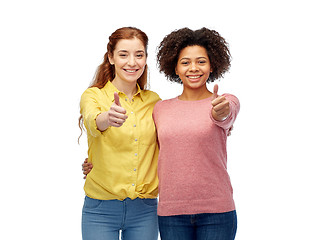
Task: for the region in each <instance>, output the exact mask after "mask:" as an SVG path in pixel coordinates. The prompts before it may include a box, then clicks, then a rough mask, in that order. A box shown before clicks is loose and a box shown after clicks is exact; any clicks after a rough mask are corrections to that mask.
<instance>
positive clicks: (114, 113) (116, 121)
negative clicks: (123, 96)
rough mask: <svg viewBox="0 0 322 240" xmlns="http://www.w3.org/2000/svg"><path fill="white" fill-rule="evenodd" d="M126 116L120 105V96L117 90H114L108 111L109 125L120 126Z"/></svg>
mask: <svg viewBox="0 0 322 240" xmlns="http://www.w3.org/2000/svg"><path fill="white" fill-rule="evenodd" d="M127 118H128V116H127V115H126V110H125V109H124V108H123V107H122V106H121V103H120V97H119V95H118V94H117V92H114V103H113V104H112V106H111V108H110V110H109V111H108V121H109V125H110V126H113V127H121V126H122V125H123V123H124V122H125V120H126V119H127Z"/></svg>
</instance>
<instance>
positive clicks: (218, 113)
mask: <svg viewBox="0 0 322 240" xmlns="http://www.w3.org/2000/svg"><path fill="white" fill-rule="evenodd" d="M211 104H212V116H213V118H214V119H215V120H217V121H223V120H225V119H226V118H227V117H228V116H229V114H230V106H229V101H228V100H227V99H226V98H225V97H224V96H220V95H218V85H217V84H216V85H215V86H214V93H213V99H212V101H211Z"/></svg>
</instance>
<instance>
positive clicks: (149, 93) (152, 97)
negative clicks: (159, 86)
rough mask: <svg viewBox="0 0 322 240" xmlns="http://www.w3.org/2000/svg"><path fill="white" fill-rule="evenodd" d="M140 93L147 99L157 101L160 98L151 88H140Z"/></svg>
mask: <svg viewBox="0 0 322 240" xmlns="http://www.w3.org/2000/svg"><path fill="white" fill-rule="evenodd" d="M141 94H142V96H143V98H145V99H148V100H149V101H153V102H158V101H160V100H161V98H160V96H159V94H157V93H156V92H153V91H151V90H142V91H141Z"/></svg>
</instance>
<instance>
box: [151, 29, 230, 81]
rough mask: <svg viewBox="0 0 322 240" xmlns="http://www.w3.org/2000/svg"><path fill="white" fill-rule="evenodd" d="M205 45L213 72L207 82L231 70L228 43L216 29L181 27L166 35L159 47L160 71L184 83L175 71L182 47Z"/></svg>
mask: <svg viewBox="0 0 322 240" xmlns="http://www.w3.org/2000/svg"><path fill="white" fill-rule="evenodd" d="M195 45H197V46H201V47H204V48H205V49H206V51H207V53H208V57H209V60H210V66H211V69H212V73H210V76H209V78H208V80H207V82H208V83H209V82H214V81H215V80H216V79H219V78H221V77H223V75H224V73H225V72H226V71H228V70H229V67H230V61H231V55H230V52H229V47H228V43H227V42H226V40H225V39H224V38H223V37H221V36H220V35H219V33H218V32H216V31H215V30H210V29H208V28H205V27H204V28H201V29H199V30H195V31H193V30H191V29H189V28H181V29H179V30H175V31H173V32H171V33H170V34H169V35H167V36H165V37H164V38H163V40H162V42H161V43H160V45H159V47H158V54H157V62H158V67H159V70H160V72H163V73H164V74H165V76H166V77H167V79H168V80H169V81H172V82H177V83H182V81H181V80H180V78H179V76H177V74H176V72H175V68H176V66H177V62H178V57H179V54H180V52H181V50H182V49H184V48H185V47H188V46H195Z"/></svg>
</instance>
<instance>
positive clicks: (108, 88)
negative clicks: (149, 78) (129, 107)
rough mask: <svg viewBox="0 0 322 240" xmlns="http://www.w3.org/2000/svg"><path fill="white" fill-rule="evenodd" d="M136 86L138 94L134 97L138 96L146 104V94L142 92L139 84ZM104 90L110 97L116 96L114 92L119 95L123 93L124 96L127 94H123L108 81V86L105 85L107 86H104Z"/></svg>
mask: <svg viewBox="0 0 322 240" xmlns="http://www.w3.org/2000/svg"><path fill="white" fill-rule="evenodd" d="M136 86H137V89H138V90H137V92H136V93H135V94H134V95H133V97H134V96H138V97H139V98H140V99H141V101H142V102H144V100H145V96H144V95H145V94H144V91H142V90H141V88H140V86H139V84H138V83H137V84H136ZM104 90H105V91H106V93H107V94H108V95H112V96H113V94H114V92H117V93H118V94H119V93H122V94H124V95H125V93H123V92H121V91H119V90H118V89H117V88H116V87H115V86H114V85H113V83H111V82H110V81H108V82H107V83H106V84H105V86H104Z"/></svg>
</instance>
